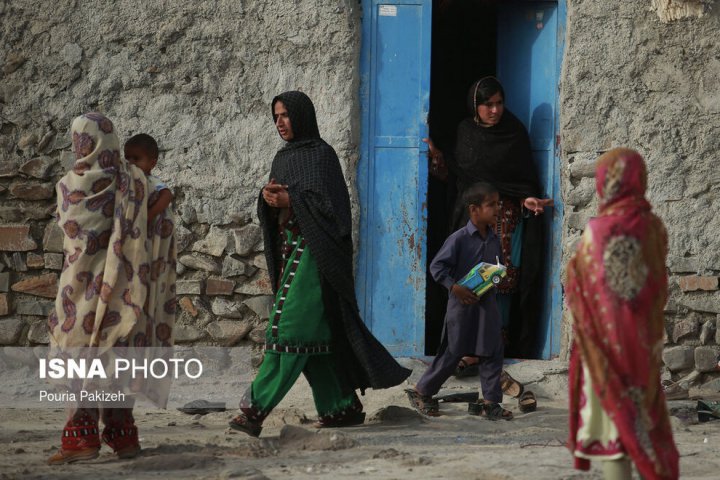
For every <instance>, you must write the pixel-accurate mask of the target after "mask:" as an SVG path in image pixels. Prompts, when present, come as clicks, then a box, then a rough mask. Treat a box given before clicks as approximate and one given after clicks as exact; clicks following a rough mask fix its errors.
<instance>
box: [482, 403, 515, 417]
mask: <svg viewBox="0 0 720 480" xmlns="http://www.w3.org/2000/svg"><path fill="white" fill-rule="evenodd" d="M482 412H483V416H484V417H485V418H487V419H488V420H493V421H495V420H512V419H513V414H512V412H511V411H510V410H507V409H505V408H503V407H502V405H500V404H499V403H485V404H483V406H482Z"/></svg>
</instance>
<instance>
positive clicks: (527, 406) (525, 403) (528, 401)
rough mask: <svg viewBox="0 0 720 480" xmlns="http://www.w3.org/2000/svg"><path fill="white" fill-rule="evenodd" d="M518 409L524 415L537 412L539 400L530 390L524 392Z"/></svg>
mask: <svg viewBox="0 0 720 480" xmlns="http://www.w3.org/2000/svg"><path fill="white" fill-rule="evenodd" d="M518 408H519V409H520V411H521V412H522V413H530V412H534V411H535V410H537V399H536V398H535V394H534V393H533V392H531V391H530V390H528V391H526V392H523V394H522V395H521V396H520V400H518Z"/></svg>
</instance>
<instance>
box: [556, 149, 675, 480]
mask: <svg viewBox="0 0 720 480" xmlns="http://www.w3.org/2000/svg"><path fill="white" fill-rule="evenodd" d="M596 184H597V192H598V197H599V199H600V204H599V216H598V217H596V218H593V219H592V220H590V222H589V223H588V226H587V229H586V230H585V232H584V234H583V237H582V240H581V241H580V244H579V245H578V248H577V252H576V253H575V256H574V257H573V258H572V260H571V261H570V263H569V264H568V269H567V284H566V290H565V294H566V298H567V304H568V307H569V308H570V311H571V313H572V318H573V332H574V344H573V349H572V352H571V361H570V438H569V447H570V449H571V451H572V453H573V454H574V456H575V464H576V467H577V468H579V469H583V470H587V469H588V468H589V467H590V460H591V459H598V460H605V462H603V464H604V469H605V472H606V478H627V479H629V478H631V466H630V462H629V461H628V460H627V457H629V458H630V459H632V461H633V462H634V463H635V466H636V467H637V469H638V471H639V473H640V475H641V476H642V477H643V478H645V479H674V478H678V452H677V449H676V448H675V444H674V442H673V437H672V430H671V427H670V421H669V417H668V412H667V407H666V404H665V395H664V393H663V390H662V388H661V386H660V368H661V365H662V360H661V354H662V349H663V330H664V323H663V309H664V307H665V302H666V300H667V275H666V271H665V258H666V255H667V235H666V232H665V228H664V227H663V224H662V222H661V220H660V219H659V218H658V217H657V216H655V215H654V214H653V213H652V212H651V207H650V204H649V203H648V201H647V200H646V199H645V189H646V186H647V173H646V170H645V163H644V161H643V159H642V157H641V156H640V155H639V154H638V153H637V152H635V151H633V150H628V149H625V148H616V149H614V150H610V151H609V152H607V153H605V154H604V155H602V156H601V157H600V158H599V159H598V163H597V173H596Z"/></svg>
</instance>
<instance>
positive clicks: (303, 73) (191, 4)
mask: <svg viewBox="0 0 720 480" xmlns="http://www.w3.org/2000/svg"><path fill="white" fill-rule="evenodd" d="M359 8H360V6H359V4H358V2H356V1H353V0H338V1H333V2H318V1H314V0H288V1H282V2H280V1H276V2H261V1H248V0H219V1H213V2H195V1H173V2H156V1H151V2H141V1H134V0H124V1H122V2H105V3H98V2H78V1H69V0H57V1H53V2H45V1H41V0H12V1H7V0H6V1H0V18H2V21H1V22H2V23H1V24H0V31H1V37H2V43H1V44H0V69H1V70H0V109H1V112H2V113H0V345H8V344H13V345H28V344H39V343H46V342H47V341H48V338H47V333H46V330H45V327H44V322H45V317H46V315H47V313H48V311H49V310H50V309H51V308H52V300H51V298H52V297H54V291H55V289H56V283H57V277H58V275H59V269H60V267H61V264H62V254H61V251H62V241H61V237H60V236H59V232H58V231H57V229H56V227H55V226H54V224H53V223H52V221H51V215H52V212H53V211H54V202H55V199H54V191H53V187H54V184H55V182H56V181H57V180H58V179H59V178H60V177H61V176H62V174H63V172H64V171H65V170H67V169H68V167H69V166H70V165H72V162H73V158H74V157H73V155H72V154H71V152H70V140H69V138H70V137H69V127H70V123H71V122H72V119H73V118H74V117H76V116H77V115H79V114H81V113H84V112H86V111H91V110H98V111H101V112H104V113H105V114H106V115H108V116H109V117H110V118H111V119H112V120H113V122H114V123H115V126H116V127H117V129H118V130H119V132H120V133H121V141H122V140H123V139H124V138H127V137H128V136H130V135H132V134H135V133H139V132H146V133H149V134H151V135H153V136H154V137H155V138H157V139H158V142H159V144H160V148H161V150H162V153H161V157H160V161H159V163H158V168H157V172H156V173H157V175H158V176H159V177H161V178H162V179H164V180H166V181H167V183H168V184H169V185H170V186H171V188H172V190H173V192H174V194H175V205H174V208H175V210H176V212H177V218H178V223H177V237H178V244H179V260H180V261H179V273H180V275H179V277H178V283H177V290H178V298H179V303H180V307H181V308H180V314H179V316H178V324H177V329H176V338H177V341H178V342H195V343H208V344H223V345H225V344H239V345H246V346H251V345H253V344H254V342H255V343H256V342H262V340H263V334H262V332H263V327H264V322H266V319H267V317H268V307H269V305H270V301H271V297H270V296H269V294H270V293H271V291H270V286H269V283H268V275H267V271H266V265H265V263H264V260H263V255H262V252H261V250H262V242H261V241H260V231H259V226H258V225H257V218H256V214H255V201H256V198H257V195H258V193H259V189H260V187H261V185H262V184H263V183H264V182H265V181H266V180H267V174H268V171H269V166H270V163H271V161H272V157H273V155H274V152H275V151H277V149H278V148H279V147H280V146H281V144H282V141H281V140H280V138H279V136H278V135H277V133H276V132H275V130H274V127H273V124H272V119H271V112H270V101H271V99H272V98H273V96H275V95H276V94H278V93H280V92H282V91H285V90H290V89H300V90H303V91H305V92H307V93H308V94H309V95H310V97H311V98H313V100H314V101H315V106H316V109H317V113H318V119H319V123H320V131H321V133H322V134H323V137H324V138H325V139H326V140H327V141H328V142H329V143H330V144H332V145H333V146H334V147H335V149H336V150H337V152H338V155H339V156H340V158H341V160H342V161H343V162H344V168H345V170H346V172H347V178H348V183H349V185H350V187H351V190H352V191H353V192H354V188H353V187H354V178H355V174H354V171H355V165H356V163H357V157H358V149H357V145H358V143H359V130H358V122H359V119H358V116H359V115H358V103H357V92H358V90H359V88H358V81H359V76H358V74H357V68H358V58H359V51H358V49H359V45H360V42H359V35H360V34H359V30H360V11H359ZM349 119H353V120H349ZM353 195H354V193H353Z"/></svg>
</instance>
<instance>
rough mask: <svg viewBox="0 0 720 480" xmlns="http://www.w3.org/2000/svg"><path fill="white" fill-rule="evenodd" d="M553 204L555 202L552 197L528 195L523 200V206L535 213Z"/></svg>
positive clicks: (538, 213)
mask: <svg viewBox="0 0 720 480" xmlns="http://www.w3.org/2000/svg"><path fill="white" fill-rule="evenodd" d="M553 205H555V202H554V201H553V199H552V198H535V197H528V198H526V199H525V201H524V202H523V206H524V207H525V208H527V209H528V210H530V211H531V212H534V213H535V215H540V214H541V213H543V212H544V211H545V207H552V206H553Z"/></svg>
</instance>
